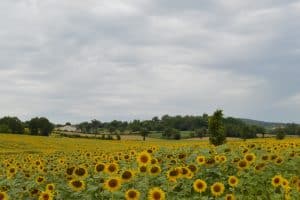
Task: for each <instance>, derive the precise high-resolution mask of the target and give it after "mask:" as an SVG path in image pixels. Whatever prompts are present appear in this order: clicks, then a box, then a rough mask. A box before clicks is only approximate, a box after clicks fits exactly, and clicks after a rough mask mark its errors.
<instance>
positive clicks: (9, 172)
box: [6, 167, 17, 179]
mask: <svg viewBox="0 0 300 200" xmlns="http://www.w3.org/2000/svg"><path fill="white" fill-rule="evenodd" d="M16 173H17V168H16V167H9V169H7V173H6V174H7V178H8V179H10V178H12V177H14V176H15V175H16Z"/></svg>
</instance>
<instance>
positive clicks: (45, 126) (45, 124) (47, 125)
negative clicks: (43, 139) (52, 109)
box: [28, 117, 54, 136]
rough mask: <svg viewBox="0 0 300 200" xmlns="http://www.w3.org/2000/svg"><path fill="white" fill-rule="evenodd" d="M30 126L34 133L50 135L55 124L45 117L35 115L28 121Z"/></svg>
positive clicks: (31, 131)
mask: <svg viewBox="0 0 300 200" xmlns="http://www.w3.org/2000/svg"><path fill="white" fill-rule="evenodd" d="M28 128H29V130H30V133H31V134H32V135H42V136H48V135H50V133H51V132H52V130H53V129H54V125H53V124H52V123H51V122H50V121H49V120H48V119H47V118H45V117H41V118H38V117H35V118H32V119H31V120H30V121H29V122H28Z"/></svg>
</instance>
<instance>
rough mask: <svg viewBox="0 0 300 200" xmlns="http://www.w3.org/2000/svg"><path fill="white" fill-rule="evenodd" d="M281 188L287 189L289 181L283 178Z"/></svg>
mask: <svg viewBox="0 0 300 200" xmlns="http://www.w3.org/2000/svg"><path fill="white" fill-rule="evenodd" d="M281 186H282V187H283V188H288V187H289V181H288V180H287V179H285V178H282V181H281Z"/></svg>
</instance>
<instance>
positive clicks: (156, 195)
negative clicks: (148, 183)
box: [148, 187, 166, 200]
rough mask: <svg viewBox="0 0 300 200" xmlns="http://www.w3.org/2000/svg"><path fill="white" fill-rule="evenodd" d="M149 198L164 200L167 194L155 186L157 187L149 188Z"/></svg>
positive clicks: (150, 199)
mask: <svg viewBox="0 0 300 200" xmlns="http://www.w3.org/2000/svg"><path fill="white" fill-rule="evenodd" d="M148 199H149V200H164V199H166V195H165V192H164V191H163V190H162V189H160V188H158V187H155V188H152V189H150V190H149V193H148Z"/></svg>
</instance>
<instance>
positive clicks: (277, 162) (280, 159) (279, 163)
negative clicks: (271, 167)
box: [275, 157, 283, 165]
mask: <svg viewBox="0 0 300 200" xmlns="http://www.w3.org/2000/svg"><path fill="white" fill-rule="evenodd" d="M282 163H283V159H282V158H281V157H278V158H276V160H275V164H277V165H281V164H282Z"/></svg>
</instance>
